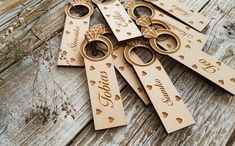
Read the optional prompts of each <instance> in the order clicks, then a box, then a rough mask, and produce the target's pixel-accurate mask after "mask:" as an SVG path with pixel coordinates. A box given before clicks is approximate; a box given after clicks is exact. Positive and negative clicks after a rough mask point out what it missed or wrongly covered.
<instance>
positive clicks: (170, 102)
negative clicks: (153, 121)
mask: <svg viewBox="0 0 235 146" xmlns="http://www.w3.org/2000/svg"><path fill="white" fill-rule="evenodd" d="M155 82H156V83H155V84H154V85H155V86H157V87H159V89H160V90H161V92H162V95H163V97H164V98H162V99H161V101H162V102H163V103H166V104H167V105H169V106H172V105H173V102H172V100H171V98H170V96H169V95H168V93H167V92H166V89H165V88H164V86H163V85H162V82H161V81H160V80H159V79H156V80H155Z"/></svg>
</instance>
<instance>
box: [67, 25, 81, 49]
mask: <svg viewBox="0 0 235 146" xmlns="http://www.w3.org/2000/svg"><path fill="white" fill-rule="evenodd" d="M79 31H80V27H79V26H77V27H76V29H74V34H75V36H74V39H73V42H72V43H71V44H70V45H69V46H70V47H71V48H75V47H77V45H78V36H79Z"/></svg>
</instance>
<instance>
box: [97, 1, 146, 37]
mask: <svg viewBox="0 0 235 146" xmlns="http://www.w3.org/2000/svg"><path fill="white" fill-rule="evenodd" d="M93 2H94V3H96V4H97V6H98V7H99V9H100V11H101V13H102V14H103V16H104V18H105V19H106V21H107V23H108V24H109V26H110V28H111V30H112V31H113V33H114V35H115V37H116V38H117V40H118V41H124V40H129V39H132V38H136V37H140V36H142V34H141V32H140V31H139V29H138V27H137V26H136V25H135V23H134V22H133V20H132V19H131V18H130V17H129V16H128V14H127V12H126V11H125V9H124V8H123V7H122V5H121V3H120V2H119V1H118V0H110V1H108V2H101V0H93Z"/></svg>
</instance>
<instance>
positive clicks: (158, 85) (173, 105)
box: [131, 53, 195, 133]
mask: <svg viewBox="0 0 235 146" xmlns="http://www.w3.org/2000/svg"><path fill="white" fill-rule="evenodd" d="M133 54H134V53H132V54H131V55H133ZM155 55H156V53H155V54H154V56H155ZM135 56H137V55H136V54H135ZM137 57H138V56H137ZM132 66H133V68H134V70H135V72H136V74H137V76H138V77H139V79H140V81H141V83H142V85H143V87H144V89H145V91H146V92H147V95H148V96H149V98H150V101H151V103H152V104H153V106H154V108H155V110H156V111H157V113H158V115H159V117H160V119H161V121H162V123H163V125H164V127H165V129H166V131H167V133H172V132H174V131H177V130H179V129H182V128H185V127H187V126H190V125H192V124H194V123H195V121H194V119H193V117H192V115H191V113H190V112H189V110H188V109H187V107H186V106H185V104H184V102H183V100H182V98H181V97H180V95H179V93H178V92H177V90H176V89H175V87H174V85H173V83H172V82H171V80H170V79H169V77H168V75H167V73H166V72H165V70H164V68H163V66H162V65H161V63H160V62H159V61H158V59H156V60H155V61H154V62H151V64H149V65H147V66H139V65H136V64H132Z"/></svg>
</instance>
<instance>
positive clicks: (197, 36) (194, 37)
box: [124, 1, 208, 50]
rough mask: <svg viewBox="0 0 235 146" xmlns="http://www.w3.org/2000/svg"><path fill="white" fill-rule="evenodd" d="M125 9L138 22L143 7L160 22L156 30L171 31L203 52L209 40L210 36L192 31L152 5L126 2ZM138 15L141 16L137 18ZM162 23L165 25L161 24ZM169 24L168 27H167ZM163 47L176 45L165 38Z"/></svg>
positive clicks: (140, 2) (156, 25)
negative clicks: (139, 9) (140, 9)
mask: <svg viewBox="0 0 235 146" xmlns="http://www.w3.org/2000/svg"><path fill="white" fill-rule="evenodd" d="M124 7H125V8H126V9H127V11H128V14H129V16H130V17H131V18H132V19H133V20H137V19H138V18H139V17H141V15H140V14H139V13H138V10H137V8H139V7H142V8H145V9H147V10H149V11H150V12H151V14H150V16H149V17H150V18H151V19H152V20H160V21H158V23H156V21H155V26H154V27H155V28H156V29H169V30H171V31H172V32H174V33H175V34H177V35H178V36H181V37H182V38H184V39H185V40H187V41H188V42H189V43H190V44H192V45H194V46H195V49H199V50H202V49H203V47H204V45H205V44H206V42H207V40H208V36H206V35H204V34H202V33H200V32H198V31H196V30H194V29H191V28H190V27H189V26H187V25H185V24H183V23H181V22H179V21H177V20H175V19H173V18H171V17H170V16H168V15H166V14H164V13H162V12H160V11H159V10H157V9H156V8H154V6H152V5H151V4H150V3H147V2H143V1H126V2H125V4H124ZM136 13H137V14H139V15H138V16H136ZM161 21H162V22H163V23H161ZM165 24H167V25H165ZM161 42H162V45H163V43H165V47H168V46H169V45H170V44H172V43H174V42H172V40H171V39H168V38H167V37H165V38H164V37H163V38H162V39H161Z"/></svg>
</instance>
